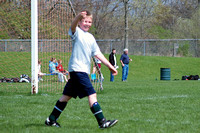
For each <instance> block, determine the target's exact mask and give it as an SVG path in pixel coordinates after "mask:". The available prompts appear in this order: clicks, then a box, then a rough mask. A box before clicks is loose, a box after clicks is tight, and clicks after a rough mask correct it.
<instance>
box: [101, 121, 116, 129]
mask: <svg viewBox="0 0 200 133" xmlns="http://www.w3.org/2000/svg"><path fill="white" fill-rule="evenodd" d="M117 122H118V120H106V119H104V120H103V123H102V124H101V125H100V126H99V128H100V129H105V128H109V127H112V126H114V125H115V124H116V123H117Z"/></svg>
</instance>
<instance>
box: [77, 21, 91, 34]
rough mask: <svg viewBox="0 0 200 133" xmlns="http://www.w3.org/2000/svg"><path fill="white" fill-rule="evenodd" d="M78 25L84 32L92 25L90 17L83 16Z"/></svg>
mask: <svg viewBox="0 0 200 133" xmlns="http://www.w3.org/2000/svg"><path fill="white" fill-rule="evenodd" d="M79 26H80V28H81V29H82V30H83V31H85V32H87V31H89V29H90V27H91V26H92V18H91V17H85V18H84V19H82V20H81V21H80V22H79Z"/></svg>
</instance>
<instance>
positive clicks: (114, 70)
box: [109, 68, 118, 76]
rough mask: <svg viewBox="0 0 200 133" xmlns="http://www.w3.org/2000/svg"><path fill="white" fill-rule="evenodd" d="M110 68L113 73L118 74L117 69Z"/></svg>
mask: <svg viewBox="0 0 200 133" xmlns="http://www.w3.org/2000/svg"><path fill="white" fill-rule="evenodd" d="M109 70H110V71H111V72H112V74H113V75H114V76H115V75H117V74H118V72H117V69H112V68H109Z"/></svg>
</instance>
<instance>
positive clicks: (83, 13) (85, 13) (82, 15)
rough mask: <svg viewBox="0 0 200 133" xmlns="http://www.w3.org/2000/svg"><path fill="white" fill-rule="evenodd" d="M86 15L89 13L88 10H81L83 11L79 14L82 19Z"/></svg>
mask: <svg viewBox="0 0 200 133" xmlns="http://www.w3.org/2000/svg"><path fill="white" fill-rule="evenodd" d="M86 15H87V12H86V11H83V12H81V13H80V14H79V16H80V19H83V18H85V17H86Z"/></svg>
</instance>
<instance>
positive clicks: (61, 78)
mask: <svg viewBox="0 0 200 133" xmlns="http://www.w3.org/2000/svg"><path fill="white" fill-rule="evenodd" d="M57 66H58V62H57V61H56V58H51V61H50V63H49V72H50V73H51V74H56V75H58V81H59V82H64V78H65V77H66V75H63V74H62V73H61V72H60V71H59V70H56V67H57ZM66 82H67V81H66Z"/></svg>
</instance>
